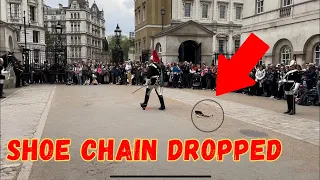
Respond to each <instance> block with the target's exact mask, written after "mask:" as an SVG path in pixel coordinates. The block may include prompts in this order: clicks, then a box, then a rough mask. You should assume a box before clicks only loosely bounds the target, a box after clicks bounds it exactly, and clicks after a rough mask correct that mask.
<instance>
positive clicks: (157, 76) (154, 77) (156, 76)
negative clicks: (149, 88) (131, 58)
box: [150, 76, 158, 79]
mask: <svg viewBox="0 0 320 180" xmlns="http://www.w3.org/2000/svg"><path fill="white" fill-rule="evenodd" d="M151 78H158V76H152V77H151ZM151 78H150V79H151Z"/></svg>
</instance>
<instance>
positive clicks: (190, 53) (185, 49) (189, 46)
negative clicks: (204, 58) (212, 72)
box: [179, 40, 201, 64]
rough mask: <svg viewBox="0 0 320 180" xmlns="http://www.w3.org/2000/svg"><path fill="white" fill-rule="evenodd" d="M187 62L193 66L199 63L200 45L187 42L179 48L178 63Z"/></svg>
mask: <svg viewBox="0 0 320 180" xmlns="http://www.w3.org/2000/svg"><path fill="white" fill-rule="evenodd" d="M183 61H187V62H190V63H193V64H199V63H201V43H200V44H198V43H197V42H195V41H192V40H188V41H185V42H183V43H181V45H180V47H179V62H183Z"/></svg>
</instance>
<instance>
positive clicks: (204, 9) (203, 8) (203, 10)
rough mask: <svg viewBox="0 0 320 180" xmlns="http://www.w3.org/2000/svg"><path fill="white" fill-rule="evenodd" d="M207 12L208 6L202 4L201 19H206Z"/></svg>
mask: <svg viewBox="0 0 320 180" xmlns="http://www.w3.org/2000/svg"><path fill="white" fill-rule="evenodd" d="M208 12H209V4H207V3H203V4H202V18H204V19H208Z"/></svg>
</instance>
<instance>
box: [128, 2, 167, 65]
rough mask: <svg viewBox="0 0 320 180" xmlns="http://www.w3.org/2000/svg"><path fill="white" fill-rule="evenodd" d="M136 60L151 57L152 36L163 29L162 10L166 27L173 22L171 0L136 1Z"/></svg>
mask: <svg viewBox="0 0 320 180" xmlns="http://www.w3.org/2000/svg"><path fill="white" fill-rule="evenodd" d="M134 4H135V59H136V60H143V59H145V58H148V57H146V56H150V49H151V36H153V35H155V34H156V33H159V32H160V31H161V29H162V15H161V9H162V8H164V9H165V15H164V16H163V24H164V27H168V24H169V23H170V21H171V11H172V8H171V5H172V4H171V0H135V1H134Z"/></svg>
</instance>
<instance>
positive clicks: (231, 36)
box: [228, 32, 234, 53]
mask: <svg viewBox="0 0 320 180" xmlns="http://www.w3.org/2000/svg"><path fill="white" fill-rule="evenodd" d="M233 44H234V43H233V32H230V33H229V37H228V53H232V49H233Z"/></svg>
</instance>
